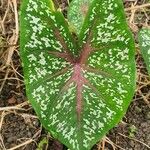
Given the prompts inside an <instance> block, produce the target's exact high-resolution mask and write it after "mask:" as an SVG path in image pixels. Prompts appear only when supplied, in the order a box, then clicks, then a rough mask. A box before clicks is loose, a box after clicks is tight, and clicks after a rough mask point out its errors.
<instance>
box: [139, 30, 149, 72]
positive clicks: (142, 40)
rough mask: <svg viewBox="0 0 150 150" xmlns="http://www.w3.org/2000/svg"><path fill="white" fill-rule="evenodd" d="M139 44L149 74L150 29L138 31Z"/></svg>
mask: <svg viewBox="0 0 150 150" xmlns="http://www.w3.org/2000/svg"><path fill="white" fill-rule="evenodd" d="M139 45H140V50H141V53H142V56H143V58H144V61H145V63H146V66H147V70H148V73H149V75H150V29H148V28H144V29H142V30H141V31H140V32H139Z"/></svg>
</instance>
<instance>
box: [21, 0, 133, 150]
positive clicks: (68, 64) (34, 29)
mask: <svg viewBox="0 0 150 150" xmlns="http://www.w3.org/2000/svg"><path fill="white" fill-rule="evenodd" d="M75 2H77V4H78V2H79V6H80V8H81V10H82V11H83V9H82V7H84V6H83V5H80V4H82V3H81V1H72V3H73V4H74V3H75ZM73 4H71V5H70V7H69V10H70V11H69V13H70V14H68V20H69V23H68V22H67V21H66V19H65V18H64V16H63V14H62V13H61V12H60V10H59V9H58V10H56V9H55V6H54V4H53V2H52V1H51V0H24V1H23V3H22V7H21V14H20V29H21V32H20V44H21V58H22V63H23V69H24V78H25V84H26V92H27V96H28V99H29V101H30V102H31V104H32V106H33V108H34V109H35V111H36V113H37V115H38V116H39V118H40V120H41V123H42V124H43V126H44V127H45V128H46V129H47V130H48V131H49V132H50V133H51V134H52V135H53V136H54V137H55V138H56V139H58V140H59V141H61V142H62V143H63V144H65V145H66V146H67V147H68V148H69V149H70V150H90V149H91V147H92V146H93V145H94V144H95V143H96V142H97V141H99V140H100V139H102V137H103V136H104V135H105V134H106V133H107V132H108V131H109V130H110V129H111V128H112V127H114V126H115V125H116V124H117V123H118V122H119V121H120V120H121V118H122V117H123V116H124V114H125V112H126V110H127V108H128V106H129V104H130V102H131V100H132V97H133V94H134V91H135V60H134V51H135V47H134V41H133V38H132V35H131V32H130V31H129V29H128V26H127V23H126V21H125V14H124V11H123V4H122V0H101V1H98V0H92V1H91V2H90V3H88V5H87V8H86V9H85V11H84V12H85V13H84V16H81V15H82V14H81V13H80V10H79V13H80V15H79V18H80V17H82V20H81V21H79V26H78V24H77V23H75V22H74V21H75V20H74V19H75V18H74V15H75V14H77V13H78V12H77V11H76V10H75V9H78V7H75V6H77V5H73ZM74 11H75V12H74ZM74 13H75V14H74ZM73 14H74V15H73ZM71 15H73V17H71ZM69 16H70V17H69ZM69 18H70V19H69ZM70 24H71V26H72V27H73V28H74V32H75V33H76V37H74V36H73V35H72V32H71V31H70V26H69V25H70Z"/></svg>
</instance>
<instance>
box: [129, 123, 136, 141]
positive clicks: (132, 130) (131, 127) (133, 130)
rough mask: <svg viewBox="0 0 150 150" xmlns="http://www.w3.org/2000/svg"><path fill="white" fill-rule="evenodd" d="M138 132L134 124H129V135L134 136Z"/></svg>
mask: <svg viewBox="0 0 150 150" xmlns="http://www.w3.org/2000/svg"><path fill="white" fill-rule="evenodd" d="M136 133H137V128H136V127H135V126H134V125H130V126H129V137H130V138H134V137H135V134H136Z"/></svg>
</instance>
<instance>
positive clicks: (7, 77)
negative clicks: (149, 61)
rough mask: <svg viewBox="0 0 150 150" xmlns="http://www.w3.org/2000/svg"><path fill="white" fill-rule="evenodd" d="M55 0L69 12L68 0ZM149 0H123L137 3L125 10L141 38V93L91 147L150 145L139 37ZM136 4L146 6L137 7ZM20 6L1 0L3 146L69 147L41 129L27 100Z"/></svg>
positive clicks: (10, 149)
mask: <svg viewBox="0 0 150 150" xmlns="http://www.w3.org/2000/svg"><path fill="white" fill-rule="evenodd" d="M55 2H56V3H58V5H57V6H60V7H61V9H62V11H63V12H64V14H66V11H67V9H66V8H67V7H66V6H67V0H61V1H56V0H55ZM144 4H148V0H124V6H125V9H127V8H132V10H128V11H126V16H127V20H128V24H129V27H130V28H131V30H132V32H133V34H134V37H135V41H136V50H137V54H136V62H137V89H136V94H135V96H134V98H133V101H132V103H131V105H130V107H129V109H128V111H127V113H126V115H125V117H124V118H123V119H122V121H121V122H120V124H118V125H117V126H116V127H115V128H113V129H112V130H110V132H109V133H108V134H107V135H106V137H104V138H103V140H102V141H100V142H99V143H97V144H96V145H95V146H94V147H93V149H92V150H114V149H116V150H150V77H148V73H147V70H146V68H145V64H144V61H143V59H142V57H141V54H140V52H139V46H138V40H137V33H138V31H139V29H140V28H142V27H143V26H150V7H145V6H144ZM137 5H138V6H141V8H140V9H136V6H137ZM15 6H18V8H19V6H20V1H17V4H16V3H15V0H14V1H10V0H0V25H1V26H0V150H15V149H16V150H36V149H37V150H62V149H63V150H67V148H66V147H65V146H64V145H62V144H61V143H59V142H58V141H56V140H55V139H53V138H52V137H51V135H50V134H49V133H48V132H47V131H46V130H45V129H43V128H42V126H41V124H40V122H39V120H38V118H37V116H36V114H35V112H34V110H33V109H32V107H31V105H30V104H29V103H28V102H27V97H26V94H25V86H24V82H23V73H22V67H21V62H20V57H19V44H18V36H17V26H16V20H15V9H14V8H15ZM134 8H135V9H134ZM17 12H18V11H17ZM43 141H45V142H44V143H45V144H42V142H43Z"/></svg>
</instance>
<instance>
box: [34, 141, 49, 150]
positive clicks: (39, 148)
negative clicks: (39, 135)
mask: <svg viewBox="0 0 150 150" xmlns="http://www.w3.org/2000/svg"><path fill="white" fill-rule="evenodd" d="M45 145H48V139H47V138H43V139H41V141H40V142H39V143H38V146H37V149H36V150H44V147H45Z"/></svg>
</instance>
